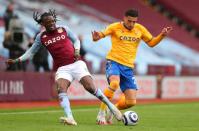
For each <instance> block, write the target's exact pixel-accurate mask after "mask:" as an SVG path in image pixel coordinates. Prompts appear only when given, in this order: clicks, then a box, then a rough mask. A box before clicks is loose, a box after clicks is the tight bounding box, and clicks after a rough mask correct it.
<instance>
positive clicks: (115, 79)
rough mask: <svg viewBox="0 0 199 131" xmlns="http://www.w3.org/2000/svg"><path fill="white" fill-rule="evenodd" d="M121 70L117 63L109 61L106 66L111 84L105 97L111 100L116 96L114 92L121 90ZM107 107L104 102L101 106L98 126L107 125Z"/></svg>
mask: <svg viewBox="0 0 199 131" xmlns="http://www.w3.org/2000/svg"><path fill="white" fill-rule="evenodd" d="M119 74H120V73H119V68H118V64H117V63H116V62H113V61H110V60H108V61H107V64H106V77H107V80H108V83H109V87H107V88H106V89H105V90H104V95H105V96H106V97H107V98H109V100H111V99H112V98H113V96H114V92H115V91H116V90H117V89H118V88H119V83H120V77H119ZM106 107H107V106H106V105H105V104H104V103H103V102H102V103H101V104H100V110H99V112H98V115H97V122H98V124H106V120H105V117H106Z"/></svg>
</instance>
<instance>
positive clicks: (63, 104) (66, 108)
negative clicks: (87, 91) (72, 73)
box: [59, 93, 73, 118]
mask: <svg viewBox="0 0 199 131" xmlns="http://www.w3.org/2000/svg"><path fill="white" fill-rule="evenodd" d="M59 99H60V105H61V107H62V108H64V113H65V115H66V116H67V117H70V118H73V114H72V111H71V108H70V102H69V99H68V96H67V94H66V93H59Z"/></svg>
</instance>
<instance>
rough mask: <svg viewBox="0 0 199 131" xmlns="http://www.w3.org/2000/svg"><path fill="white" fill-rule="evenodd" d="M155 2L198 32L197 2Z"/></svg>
mask: <svg viewBox="0 0 199 131" xmlns="http://www.w3.org/2000/svg"><path fill="white" fill-rule="evenodd" d="M157 2H158V3H160V4H162V5H164V7H166V9H168V10H169V11H171V12H172V13H174V15H176V16H178V17H180V18H182V19H183V20H185V21H187V22H188V23H189V24H191V25H192V26H193V27H195V28H196V29H197V30H199V17H198V5H199V1H198V0H176V1H173V0H157Z"/></svg>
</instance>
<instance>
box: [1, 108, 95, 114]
mask: <svg viewBox="0 0 199 131" xmlns="http://www.w3.org/2000/svg"><path fill="white" fill-rule="evenodd" d="M94 110H97V108H92V109H72V111H77V112H87V111H94ZM57 112H63V110H51V111H25V112H2V113H0V115H26V114H43V113H57Z"/></svg>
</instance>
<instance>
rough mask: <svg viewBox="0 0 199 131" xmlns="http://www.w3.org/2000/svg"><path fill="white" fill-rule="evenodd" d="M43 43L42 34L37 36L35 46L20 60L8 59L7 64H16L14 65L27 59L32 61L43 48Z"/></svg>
mask: <svg viewBox="0 0 199 131" xmlns="http://www.w3.org/2000/svg"><path fill="white" fill-rule="evenodd" d="M41 46H42V45H41V41H40V34H39V35H37V37H36V39H35V41H34V43H33V45H32V46H31V47H30V48H29V49H28V50H27V51H26V52H25V53H24V54H23V55H22V56H20V57H19V58H17V59H14V60H13V59H8V60H7V61H6V63H7V64H8V65H11V64H14V63H19V62H21V61H25V60H27V59H32V57H33V56H34V54H35V53H36V52H37V51H38V50H39V48H40V47H41Z"/></svg>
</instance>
